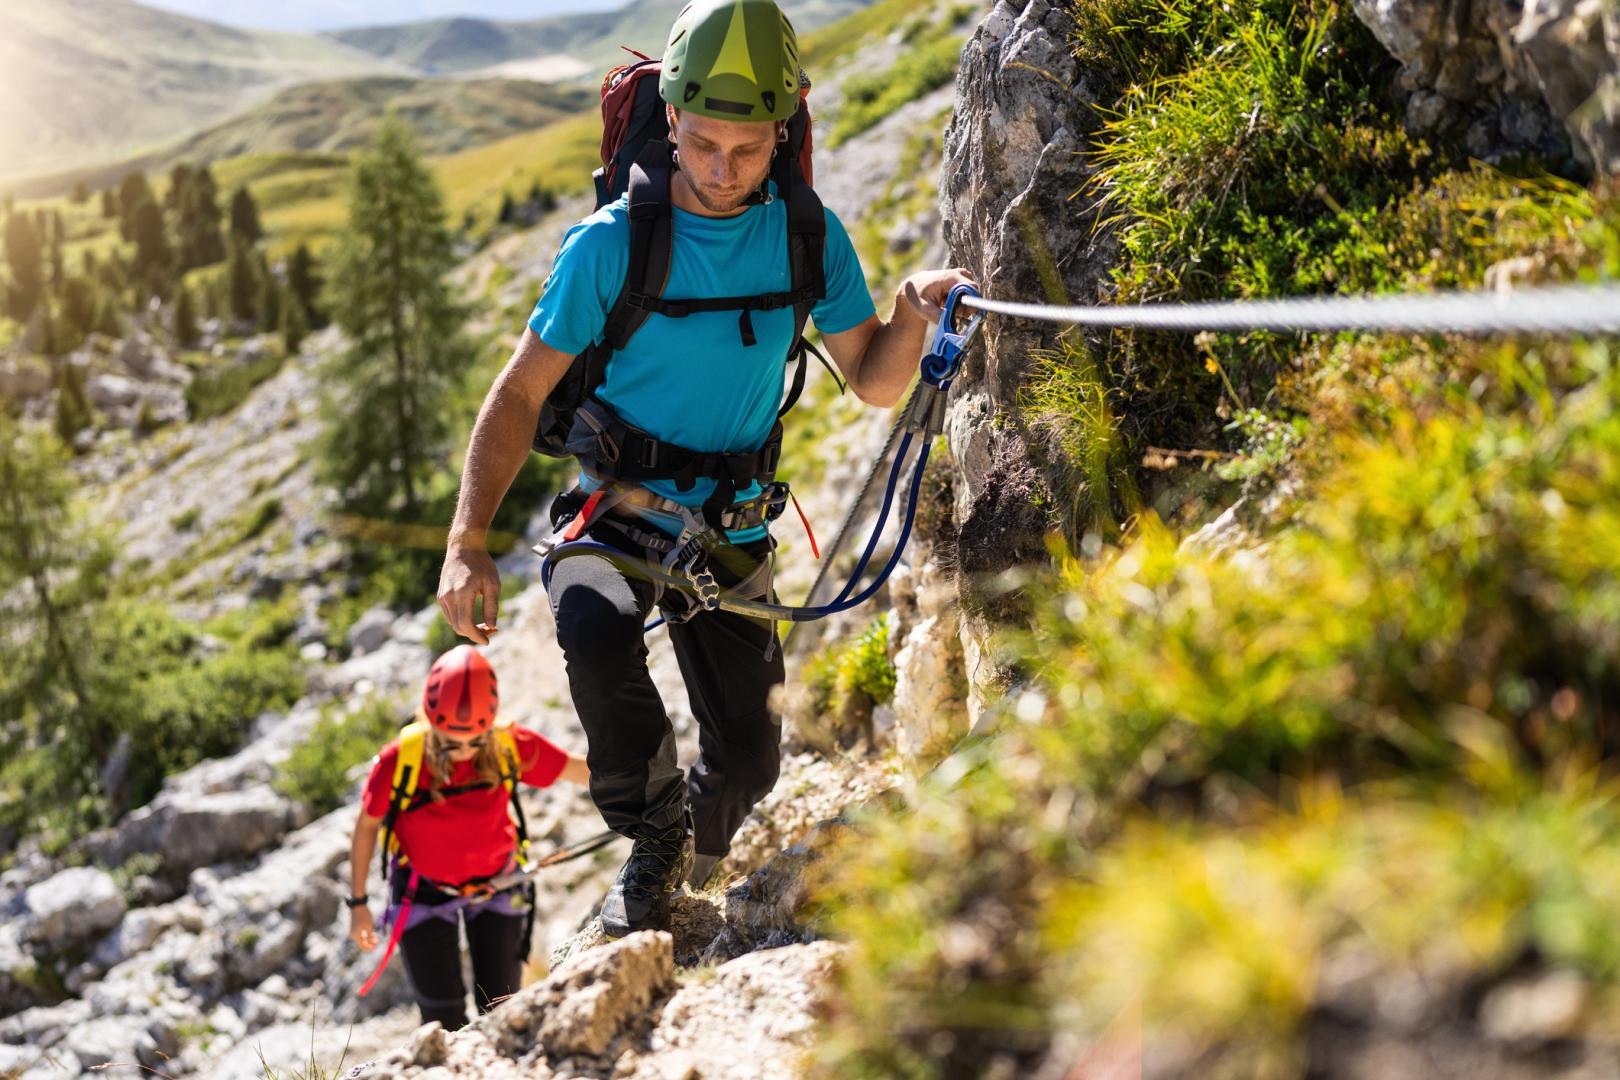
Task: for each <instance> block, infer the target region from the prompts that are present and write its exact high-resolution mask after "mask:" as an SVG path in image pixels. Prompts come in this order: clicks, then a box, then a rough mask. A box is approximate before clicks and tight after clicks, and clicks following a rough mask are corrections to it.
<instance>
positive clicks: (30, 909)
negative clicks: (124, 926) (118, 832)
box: [22, 867, 124, 952]
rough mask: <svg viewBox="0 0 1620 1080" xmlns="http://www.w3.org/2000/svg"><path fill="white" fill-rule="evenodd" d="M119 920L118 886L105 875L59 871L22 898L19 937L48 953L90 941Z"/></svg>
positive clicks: (121, 908)
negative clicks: (20, 933)
mask: <svg viewBox="0 0 1620 1080" xmlns="http://www.w3.org/2000/svg"><path fill="white" fill-rule="evenodd" d="M123 917H124V897H123V895H122V894H121V893H119V891H118V886H117V885H116V884H115V883H114V882H113V879H112V878H111V877H110V876H109V875H108V874H107V873H106V872H105V871H102V870H96V869H94V868H91V867H75V868H73V869H70V870H63V871H62V872H61V873H60V874H57V875H55V876H54V877H52V878H49V879H48V880H46V881H42V882H40V883H39V884H38V885H34V886H32V887H31V888H29V890H28V891H27V892H25V893H24V894H23V922H22V931H23V936H24V937H25V939H26V940H27V941H28V942H29V943H30V944H31V945H33V946H34V947H36V948H38V949H42V950H45V951H48V952H56V951H60V950H63V949H66V948H69V947H71V946H73V945H76V944H79V943H80V942H85V941H91V940H94V939H95V938H97V937H100V936H101V935H102V934H105V933H106V932H107V931H108V930H110V929H112V928H113V927H114V926H117V925H118V921H119V920H120V919H122V918H123Z"/></svg>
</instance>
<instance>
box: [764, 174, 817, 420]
mask: <svg viewBox="0 0 1620 1080" xmlns="http://www.w3.org/2000/svg"><path fill="white" fill-rule="evenodd" d="M776 157H777V160H776V164H775V166H774V167H773V169H772V172H773V173H774V174H775V175H774V179H775V180H776V188H777V191H778V192H779V193H781V194H782V196H783V198H784V200H785V201H786V204H787V231H788V267H789V270H790V272H791V274H792V283H791V285H790V288H791V289H792V290H793V294H794V301H793V347H792V351H791V352H790V353H789V354H788V363H790V364H794V365H796V366H795V368H794V371H793V385H792V387H791V388H790V389H789V390H788V392H787V396H786V397H785V398H784V399H783V401H782V407H781V408H780V409H778V410H777V413H776V415H777V418H778V419H780V418H781V417H783V416H785V415H786V414H787V411H788V410H789V409H791V408H793V406H794V404H795V403H797V402H798V400H799V395H800V394H801V393H803V392H804V373H805V366H806V359H805V353H806V351H814V347H813V346H811V345H810V343H809V342H807V341H806V340H805V339H804V327H805V324H806V323H808V322H809V321H810V312H811V310H812V309H813V308H814V307H815V306H816V303H817V302H818V301H820V300H822V299H824V298H825V297H826V295H827V272H826V267H825V263H824V259H825V255H826V250H827V217H826V212H825V211H824V210H823V209H822V205H821V196H819V195H817V194H816V191H815V188H813V187H811V186H810V185H809V183H807V182H806V181H805V178H804V172H803V171H802V170H801V169H800V167H799V161H798V157H797V155H796V154H793V153H790V152H788V151H786V150H784V151H782V152H780V153H778V154H777V156H776ZM816 355H817V356H820V355H821V354H820V353H819V352H818V353H816ZM822 363H823V364H825V363H826V360H825V358H823V359H822Z"/></svg>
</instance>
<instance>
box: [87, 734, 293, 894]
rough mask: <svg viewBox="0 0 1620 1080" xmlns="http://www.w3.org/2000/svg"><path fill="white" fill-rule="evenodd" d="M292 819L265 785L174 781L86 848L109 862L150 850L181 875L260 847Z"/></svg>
mask: <svg viewBox="0 0 1620 1080" xmlns="http://www.w3.org/2000/svg"><path fill="white" fill-rule="evenodd" d="M209 764H210V765H213V766H218V765H220V764H221V763H219V762H210V763H209ZM298 818H299V813H298V810H297V808H296V807H295V806H294V805H293V804H292V803H291V802H289V801H288V800H286V799H283V798H282V797H281V796H279V795H277V794H276V793H275V792H273V791H271V790H270V789H269V788H267V787H250V788H246V789H244V790H241V791H221V792H196V791H190V790H185V789H182V788H179V787H178V786H177V787H176V788H172V789H170V790H168V791H165V792H164V793H163V794H161V795H159V796H158V797H157V798H156V799H154V800H152V802H151V803H149V804H148V805H146V806H144V807H142V808H141V809H139V810H136V811H135V812H133V813H132V814H130V815H129V817H127V818H126V819H125V820H124V823H123V824H122V825H121V826H119V827H118V828H117V829H116V830H114V831H113V833H112V834H110V835H108V836H104V837H101V838H98V840H97V841H96V842H95V843H93V844H92V849H93V850H94V851H96V852H97V854H98V857H101V858H104V859H106V860H107V861H110V862H113V863H121V862H122V861H123V860H124V859H127V858H128V857H129V856H130V855H133V854H135V853H136V852H142V851H151V852H156V853H158V854H159V855H160V856H161V858H162V867H163V872H164V873H165V874H167V875H168V876H170V877H172V878H182V877H184V876H185V875H186V874H189V873H190V872H191V871H192V870H194V869H196V868H197V867H200V866H208V865H210V864H212V863H216V862H223V861H227V860H237V859H245V858H248V857H250V856H252V855H255V854H257V853H259V852H261V851H263V850H264V849H265V848H267V847H269V846H270V845H272V844H274V843H275V842H276V841H277V840H279V839H280V838H281V837H282V836H284V835H286V833H287V831H288V830H289V829H291V828H293V827H294V826H295V825H296V824H297V822H298Z"/></svg>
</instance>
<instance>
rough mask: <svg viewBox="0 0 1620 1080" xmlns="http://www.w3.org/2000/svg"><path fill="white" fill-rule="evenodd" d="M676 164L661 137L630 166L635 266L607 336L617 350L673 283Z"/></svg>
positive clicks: (632, 264)
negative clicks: (672, 186) (672, 196)
mask: <svg viewBox="0 0 1620 1080" xmlns="http://www.w3.org/2000/svg"><path fill="white" fill-rule="evenodd" d="M672 164H673V163H672V162H671V160H670V156H669V144H668V143H666V142H664V141H663V140H661V139H659V140H649V141H648V142H647V144H646V145H645V146H644V147H643V148H642V151H641V154H640V156H638V157H637V158H636V161H635V164H634V165H632V166H631V167H630V188H629V191H630V262H629V266H628V268H627V269H626V271H625V275H624V287H623V288H622V289H620V290H619V297H618V299H617V300H615V301H614V303H613V308H612V310H611V311H609V312H608V317H607V324H606V326H605V327H604V329H603V334H602V338H603V342H604V343H605V344H606V346H607V347H608V348H609V349H612V350H618V349H622V348H624V347H625V345H626V344H627V343H628V342H629V340H630V338H631V337H632V336H633V335H634V334H635V332H636V331H637V330H640V329H641V327H642V324H644V323H645V322H646V321H647V316H648V315H650V314H651V311H650V310H649V309H648V308H647V306H646V305H645V303H642V302H639V301H644V300H645V298H647V297H656V296H661V295H662V294H663V292H664V286H665V285H666V284H667V283H668V281H669V264H670V255H671V253H672V252H673V250H674V244H675V230H674V220H673V216H672V214H671V212H670V195H669V182H670V172H671V168H672Z"/></svg>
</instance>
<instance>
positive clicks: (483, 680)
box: [422, 645, 500, 737]
mask: <svg viewBox="0 0 1620 1080" xmlns="http://www.w3.org/2000/svg"><path fill="white" fill-rule="evenodd" d="M499 704H500V692H499V690H498V689H497V688H496V686H495V669H494V668H492V667H490V666H489V661H488V660H486V659H484V654H483V653H481V652H479V651H478V650H477V649H475V648H473V647H472V646H471V645H457V646H456V647H455V648H453V649H451V650H450V651H449V652H447V653H445V654H444V655H443V656H441V657H439V658H438V659H437V660H435V661H433V667H432V668H431V669H429V671H428V677H427V683H426V684H425V685H424V686H423V687H422V711H423V712H424V713H426V714H427V718H428V722H429V723H431V724H432V725H433V726H434V727H435V728H438V729H439V730H440V731H442V732H445V733H446V734H448V735H457V736H463V737H465V736H473V735H482V734H483V733H484V732H486V731H488V730H489V729H490V728H491V727H493V726H494V725H495V713H496V709H497V706H498V705H499Z"/></svg>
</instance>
